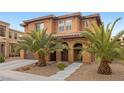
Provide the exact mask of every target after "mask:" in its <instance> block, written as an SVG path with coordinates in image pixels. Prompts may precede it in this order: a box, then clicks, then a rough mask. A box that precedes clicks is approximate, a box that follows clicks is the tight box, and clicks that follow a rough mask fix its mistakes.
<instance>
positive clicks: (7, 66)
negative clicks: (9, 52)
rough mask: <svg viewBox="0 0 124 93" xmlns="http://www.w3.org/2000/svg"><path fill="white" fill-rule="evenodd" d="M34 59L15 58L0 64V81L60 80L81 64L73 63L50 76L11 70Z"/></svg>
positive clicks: (33, 61) (30, 62)
mask: <svg viewBox="0 0 124 93" xmlns="http://www.w3.org/2000/svg"><path fill="white" fill-rule="evenodd" d="M35 62H36V60H26V59H25V60H15V61H10V62H7V63H2V64H0V81H9V80H10V81H13V80H18V81H57V80H58V81H60V80H64V79H65V78H67V77H68V76H70V75H71V74H72V73H73V72H75V70H76V69H78V68H79V67H80V66H81V63H73V64H71V65H69V66H68V67H67V68H65V70H64V71H59V72H58V73H57V74H55V75H52V76H50V77H45V76H39V75H34V74H29V73H23V72H19V71H13V69H16V68H19V67H23V66H26V65H30V64H33V63H35Z"/></svg>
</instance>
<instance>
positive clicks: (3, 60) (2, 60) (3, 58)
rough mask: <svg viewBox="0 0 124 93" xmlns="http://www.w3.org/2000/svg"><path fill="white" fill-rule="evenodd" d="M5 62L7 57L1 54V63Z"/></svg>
mask: <svg viewBox="0 0 124 93" xmlns="http://www.w3.org/2000/svg"><path fill="white" fill-rule="evenodd" d="M3 62H5V57H4V56H3V55H1V54H0V63H3Z"/></svg>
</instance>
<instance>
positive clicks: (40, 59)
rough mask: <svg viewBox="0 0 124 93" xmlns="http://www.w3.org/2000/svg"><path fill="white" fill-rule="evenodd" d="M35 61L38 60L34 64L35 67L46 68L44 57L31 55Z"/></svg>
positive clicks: (35, 54) (36, 54)
mask: <svg viewBox="0 0 124 93" xmlns="http://www.w3.org/2000/svg"><path fill="white" fill-rule="evenodd" d="M33 55H34V57H35V59H37V60H38V62H37V63H36V65H37V66H46V65H47V64H46V59H45V56H44V55H42V56H40V55H39V54H38V53H33Z"/></svg>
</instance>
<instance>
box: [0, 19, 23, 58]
mask: <svg viewBox="0 0 124 93" xmlns="http://www.w3.org/2000/svg"><path fill="white" fill-rule="evenodd" d="M23 34H24V33H23V32H20V31H17V30H14V29H11V28H10V24H9V23H7V22H3V21H0V54H2V55H4V56H5V57H11V56H17V55H18V54H17V53H15V51H14V46H15V44H16V43H17V42H18V41H19V40H20V39H21V37H22V36H23Z"/></svg>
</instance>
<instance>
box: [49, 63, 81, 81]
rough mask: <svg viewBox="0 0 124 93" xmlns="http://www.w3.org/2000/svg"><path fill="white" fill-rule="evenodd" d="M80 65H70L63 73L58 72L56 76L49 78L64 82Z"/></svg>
mask: <svg viewBox="0 0 124 93" xmlns="http://www.w3.org/2000/svg"><path fill="white" fill-rule="evenodd" d="M81 64H82V63H72V64H71V65H69V66H68V67H67V68H65V69H64V70H63V71H59V72H58V73H57V74H55V75H52V76H50V78H54V79H56V80H64V79H66V78H67V77H69V76H70V75H71V74H72V73H74V72H75V71H76V70H77V69H78V68H79V67H80V66H81Z"/></svg>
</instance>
